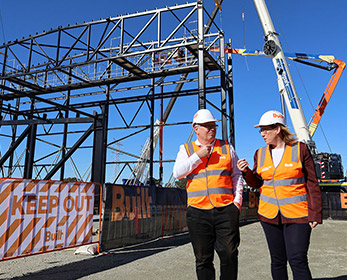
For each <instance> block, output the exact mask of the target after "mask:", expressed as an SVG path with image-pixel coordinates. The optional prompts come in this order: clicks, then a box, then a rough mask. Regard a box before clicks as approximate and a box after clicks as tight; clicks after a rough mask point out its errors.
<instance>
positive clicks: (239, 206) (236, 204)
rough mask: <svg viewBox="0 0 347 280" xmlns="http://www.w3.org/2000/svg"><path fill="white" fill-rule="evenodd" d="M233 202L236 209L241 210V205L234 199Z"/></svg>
mask: <svg viewBox="0 0 347 280" xmlns="http://www.w3.org/2000/svg"><path fill="white" fill-rule="evenodd" d="M234 204H235V206H236V207H237V209H239V211H241V205H240V203H238V202H235V201H234Z"/></svg>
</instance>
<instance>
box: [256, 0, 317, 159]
mask: <svg viewBox="0 0 347 280" xmlns="http://www.w3.org/2000/svg"><path fill="white" fill-rule="evenodd" d="M253 2H254V5H255V7H256V10H257V13H258V16H259V19H260V22H261V25H262V27H263V31H264V35H265V41H266V42H265V45H264V53H265V54H267V55H271V57H272V62H273V65H274V67H275V70H276V74H277V82H278V87H279V93H280V95H281V96H282V97H283V98H284V101H285V104H286V106H287V110H288V113H289V115H290V119H291V120H292V125H293V128H294V131H295V134H296V136H297V138H298V140H299V141H303V142H305V143H307V144H308V145H309V147H310V148H311V151H312V152H314V153H316V147H315V143H314V142H313V141H312V138H311V136H310V132H309V129H308V125H307V122H306V119H305V115H304V112H303V110H302V107H301V104H300V100H299V97H298V95H297V93H296V89H295V87H294V83H293V80H292V77H291V74H290V71H289V68H288V65H287V62H286V59H285V56H284V53H283V50H282V46H281V43H280V41H279V39H278V35H279V34H278V33H276V31H275V28H274V26H273V23H272V20H271V17H270V14H269V11H268V9H267V6H266V4H265V0H253Z"/></svg>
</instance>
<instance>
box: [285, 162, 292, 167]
mask: <svg viewBox="0 0 347 280" xmlns="http://www.w3.org/2000/svg"><path fill="white" fill-rule="evenodd" d="M284 166H285V167H293V164H292V163H285V164H284Z"/></svg>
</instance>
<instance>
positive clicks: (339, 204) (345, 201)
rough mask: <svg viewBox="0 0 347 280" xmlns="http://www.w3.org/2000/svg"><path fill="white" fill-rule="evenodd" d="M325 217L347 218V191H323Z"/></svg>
mask: <svg viewBox="0 0 347 280" xmlns="http://www.w3.org/2000/svg"><path fill="white" fill-rule="evenodd" d="M322 204H323V218H324V219H334V220H339V219H341V220H347V193H339V192H322Z"/></svg>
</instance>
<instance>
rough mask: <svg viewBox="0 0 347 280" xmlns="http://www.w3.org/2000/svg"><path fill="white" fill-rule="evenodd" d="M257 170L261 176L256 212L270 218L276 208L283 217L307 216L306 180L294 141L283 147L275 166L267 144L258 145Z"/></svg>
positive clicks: (275, 212) (297, 146) (275, 213)
mask: <svg viewBox="0 0 347 280" xmlns="http://www.w3.org/2000/svg"><path fill="white" fill-rule="evenodd" d="M257 173H258V174H259V175H260V176H261V177H262V178H263V180H264V183H263V185H262V187H261V188H260V198H259V209H258V213H259V214H260V215H262V216H264V217H266V218H268V219H273V218H275V217H276V216H277V214H278V211H280V212H281V214H282V215H283V216H285V217H287V218H302V217H307V216H308V206H307V205H308V203H307V191H306V180H305V176H304V173H303V172H302V164H301V161H300V144H299V143H298V142H296V143H295V144H293V145H287V146H286V147H285V150H284V153H283V156H282V159H281V162H280V163H279V165H278V166H277V167H276V168H275V166H274V164H273V161H272V157H271V155H270V149H269V147H268V146H267V147H263V148H260V149H259V150H258V167H257Z"/></svg>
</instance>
